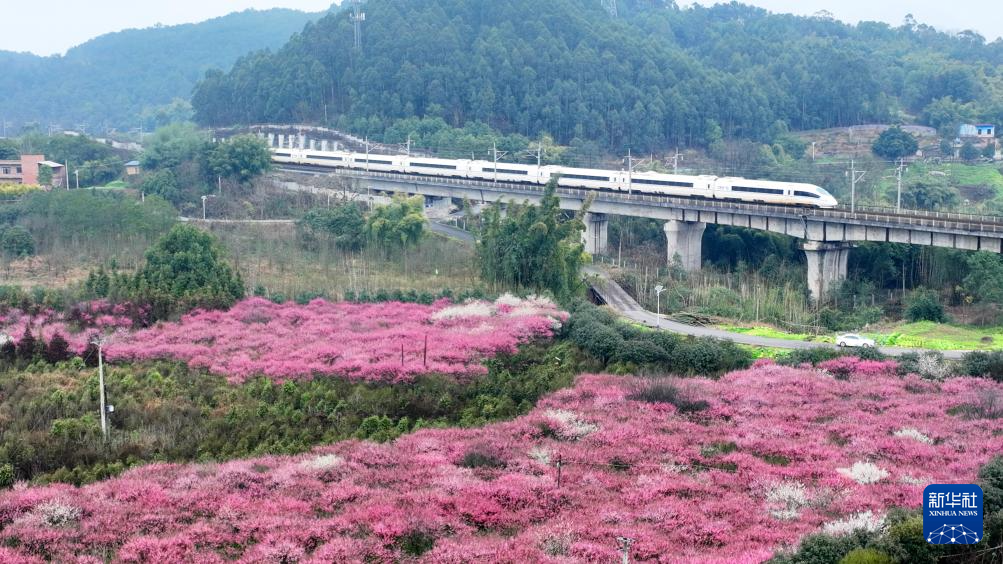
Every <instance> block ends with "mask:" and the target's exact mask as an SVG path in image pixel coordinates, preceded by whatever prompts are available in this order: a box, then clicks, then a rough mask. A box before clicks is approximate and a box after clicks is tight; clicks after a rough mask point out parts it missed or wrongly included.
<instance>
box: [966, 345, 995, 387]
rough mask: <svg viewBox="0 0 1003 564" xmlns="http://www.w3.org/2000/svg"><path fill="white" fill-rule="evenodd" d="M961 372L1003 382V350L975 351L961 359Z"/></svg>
mask: <svg viewBox="0 0 1003 564" xmlns="http://www.w3.org/2000/svg"><path fill="white" fill-rule="evenodd" d="M960 370H961V373H962V374H964V375H965V376H975V377H981V378H992V379H993V380H996V381H997V382H1003V351H992V352H985V351H973V352H970V353H968V354H966V355H965V356H964V357H963V358H962V359H961V368H960Z"/></svg>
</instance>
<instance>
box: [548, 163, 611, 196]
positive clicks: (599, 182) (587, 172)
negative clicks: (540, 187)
mask: <svg viewBox="0 0 1003 564" xmlns="http://www.w3.org/2000/svg"><path fill="white" fill-rule="evenodd" d="M541 169H542V170H541V171H540V180H541V181H543V183H546V182H549V181H550V179H551V178H552V177H553V176H555V175H560V180H558V181H557V185H558V186H561V187H562V188H587V189H590V190H606V191H620V190H621V188H622V189H623V190H626V187H625V185H624V182H623V178H622V177H623V175H624V174H626V173H624V172H619V171H615V170H602V169H597V168H570V167H564V166H545V167H541Z"/></svg>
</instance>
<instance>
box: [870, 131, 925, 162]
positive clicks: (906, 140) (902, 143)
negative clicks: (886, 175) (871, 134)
mask: <svg viewBox="0 0 1003 564" xmlns="http://www.w3.org/2000/svg"><path fill="white" fill-rule="evenodd" d="M871 150H872V151H873V152H874V154H875V155H877V156H879V157H884V158H886V159H888V160H892V161H894V160H898V159H901V158H902V157H908V156H910V155H915V154H916V151H917V150H919V141H917V140H916V138H915V137H913V135H912V134H911V133H909V132H907V131H905V130H903V129H902V128H901V127H899V126H895V127H889V128H888V129H886V130H884V131H882V132H881V135H878V138H877V139H875V140H874V144H873V145H871Z"/></svg>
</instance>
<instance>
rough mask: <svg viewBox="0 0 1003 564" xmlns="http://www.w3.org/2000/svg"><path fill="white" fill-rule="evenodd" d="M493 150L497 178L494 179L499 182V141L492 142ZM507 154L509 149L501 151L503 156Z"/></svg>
mask: <svg viewBox="0 0 1003 564" xmlns="http://www.w3.org/2000/svg"><path fill="white" fill-rule="evenodd" d="M491 152H492V153H493V154H494V160H495V169H494V170H495V174H494V178H495V179H494V181H495V182H498V156H499V154H498V143H497V142H492V143H491ZM507 154H508V151H502V152H501V156H502V157H504V156H505V155H507Z"/></svg>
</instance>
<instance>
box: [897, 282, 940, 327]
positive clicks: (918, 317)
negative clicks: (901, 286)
mask: <svg viewBox="0 0 1003 564" xmlns="http://www.w3.org/2000/svg"><path fill="white" fill-rule="evenodd" d="M905 314H906V319H908V320H909V321H936V322H938V323H942V322H944V321H947V316H945V315H944V306H942V305H941V304H940V300H939V299H938V296H937V292H934V291H933V290H929V289H926V288H917V289H916V290H913V292H912V293H911V294H909V297H908V298H907V299H906V308H905Z"/></svg>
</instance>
